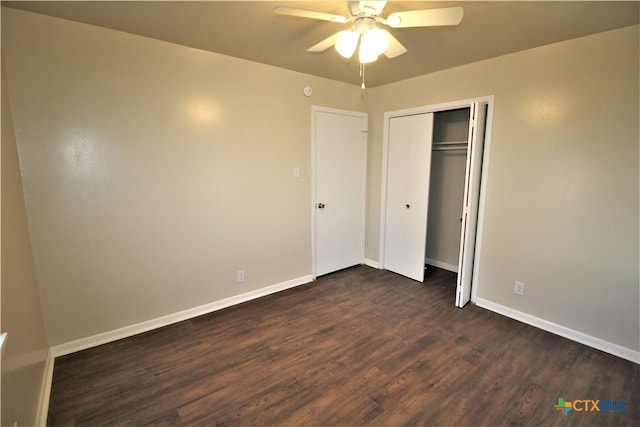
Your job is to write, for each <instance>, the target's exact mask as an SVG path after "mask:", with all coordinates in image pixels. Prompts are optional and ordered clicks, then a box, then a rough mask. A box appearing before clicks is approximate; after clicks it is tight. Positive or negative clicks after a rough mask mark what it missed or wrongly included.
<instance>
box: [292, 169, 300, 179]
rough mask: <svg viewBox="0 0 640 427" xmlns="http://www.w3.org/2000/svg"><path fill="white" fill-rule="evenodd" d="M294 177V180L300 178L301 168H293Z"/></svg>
mask: <svg viewBox="0 0 640 427" xmlns="http://www.w3.org/2000/svg"><path fill="white" fill-rule="evenodd" d="M293 177H294V178H300V168H299V167H295V168H293Z"/></svg>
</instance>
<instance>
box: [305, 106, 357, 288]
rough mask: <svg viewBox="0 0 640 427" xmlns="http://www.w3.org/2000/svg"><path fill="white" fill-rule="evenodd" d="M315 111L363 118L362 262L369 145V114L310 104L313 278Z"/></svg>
mask: <svg viewBox="0 0 640 427" xmlns="http://www.w3.org/2000/svg"><path fill="white" fill-rule="evenodd" d="M316 113H330V114H340V115H346V116H353V117H359V118H362V119H363V120H364V123H363V128H364V129H363V130H362V133H363V134H364V137H363V138H362V144H363V150H362V155H363V157H362V162H363V165H364V167H363V174H362V213H361V218H362V220H361V227H362V230H361V236H362V245H361V252H362V253H361V258H362V262H363V263H364V256H365V241H364V239H365V233H366V217H367V170H368V162H367V159H368V153H367V148H368V146H369V140H368V129H369V114H368V113H364V112H361V111H351V110H341V109H337V108H329V107H322V106H318V105H312V106H311V276H312V278H313V280H315V279H316V277H317V259H316V255H317V252H316V251H317V249H316V242H317V239H316V220H317V219H316V215H317V212H316V204H317V203H318V201H317V200H316V198H317V192H316V183H317V179H316V173H317V172H318V167H317V164H316V154H317V151H316V149H317V141H316V130H317V126H316Z"/></svg>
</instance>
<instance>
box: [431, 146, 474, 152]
mask: <svg viewBox="0 0 640 427" xmlns="http://www.w3.org/2000/svg"><path fill="white" fill-rule="evenodd" d="M432 150H433V151H467V147H433V149H432Z"/></svg>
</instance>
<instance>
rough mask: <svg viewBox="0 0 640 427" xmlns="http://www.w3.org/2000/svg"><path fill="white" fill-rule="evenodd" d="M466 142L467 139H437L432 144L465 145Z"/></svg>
mask: <svg viewBox="0 0 640 427" xmlns="http://www.w3.org/2000/svg"><path fill="white" fill-rule="evenodd" d="M467 144H468V142H467V141H439V142H434V143H433V145H434V146H444V145H465V146H466V145H467Z"/></svg>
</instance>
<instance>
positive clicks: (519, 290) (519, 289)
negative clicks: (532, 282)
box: [513, 281, 524, 296]
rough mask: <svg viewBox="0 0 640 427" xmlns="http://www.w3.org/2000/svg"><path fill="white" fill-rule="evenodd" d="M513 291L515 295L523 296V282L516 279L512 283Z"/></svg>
mask: <svg viewBox="0 0 640 427" xmlns="http://www.w3.org/2000/svg"><path fill="white" fill-rule="evenodd" d="M513 293H514V294H516V295H520V296H524V283H522V282H518V281H516V283H515V284H514V285H513Z"/></svg>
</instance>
